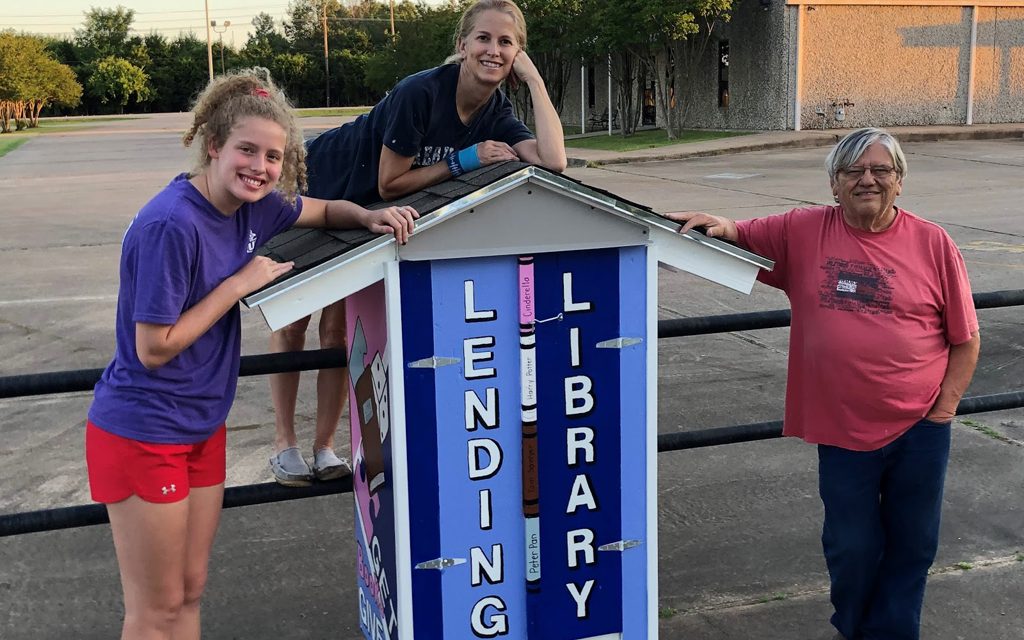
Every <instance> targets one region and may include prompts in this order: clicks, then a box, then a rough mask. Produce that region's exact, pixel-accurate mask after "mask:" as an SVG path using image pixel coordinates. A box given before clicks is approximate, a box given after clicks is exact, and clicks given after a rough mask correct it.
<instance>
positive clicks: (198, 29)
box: [0, 0, 441, 48]
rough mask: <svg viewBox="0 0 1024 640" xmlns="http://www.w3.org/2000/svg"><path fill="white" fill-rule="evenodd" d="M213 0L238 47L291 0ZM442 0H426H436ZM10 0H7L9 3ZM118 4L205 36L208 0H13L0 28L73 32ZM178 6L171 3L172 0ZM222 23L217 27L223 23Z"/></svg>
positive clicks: (176, 31)
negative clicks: (93, 13) (97, 11)
mask: <svg viewBox="0 0 1024 640" xmlns="http://www.w3.org/2000/svg"><path fill="white" fill-rule="evenodd" d="M206 1H207V2H209V8H210V20H211V21H212V20H215V21H217V24H218V25H222V24H224V23H225V22H226V21H230V22H231V26H230V27H228V28H227V29H225V30H224V33H223V34H218V33H217V32H216V31H214V30H211V32H210V35H211V38H213V39H215V40H216V39H217V38H220V37H223V39H224V44H225V45H226V46H234V47H235V48H239V47H241V46H243V45H244V44H245V41H246V39H247V38H248V31H249V30H250V29H251V28H252V19H253V18H254V17H256V15H257V14H259V13H268V14H270V15H271V16H272V17H273V18H274V20H275V21H276V22H277V25H278V26H280V25H281V20H282V19H283V18H284V17H286V16H287V10H288V0H248V4H247V2H246V0H206ZM440 1H441V0H427V4H437V3H438V2H440ZM342 2H344V0H342ZM5 4H6V3H5ZM118 5H120V6H123V7H125V8H128V9H134V10H135V22H134V23H133V25H134V28H135V31H136V32H137V33H139V34H142V35H144V34H148V33H150V32H152V31H156V32H158V33H160V34H162V35H164V36H166V37H167V38H168V39H170V40H174V39H175V38H177V37H178V36H179V35H180V34H182V33H188V32H189V31H192V32H194V33H195V34H196V35H197V36H198V37H199V39H200V40H205V39H206V14H205V2H204V0H179V1H178V2H177V3H170V2H168V0H110V1H109V2H108V1H105V0H34V1H32V2H19V3H12V4H10V5H9V6H8V8H7V9H6V10H4V12H3V15H2V17H0V28H11V29H14V30H15V31H19V32H20V31H25V32H28V33H37V34H46V35H51V36H55V37H67V38H71V37H72V36H73V35H74V30H75V29H80V28H81V27H82V21H83V16H84V14H85V12H86V11H88V10H89V9H91V8H92V7H98V8H103V9H113V8H115V7H117V6H118ZM169 5H170V6H173V7H174V9H172V10H169V9H167V7H168V6H169ZM220 28H221V27H217V29H220Z"/></svg>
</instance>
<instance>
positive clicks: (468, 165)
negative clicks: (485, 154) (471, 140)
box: [459, 144, 484, 171]
mask: <svg viewBox="0 0 1024 640" xmlns="http://www.w3.org/2000/svg"><path fill="white" fill-rule="evenodd" d="M476 148H477V145H475V144H474V145H473V146H471V147H466V148H465V149H463V150H462V151H460V152H459V164H460V165H462V170H463V171H473V170H475V169H479V168H480V167H482V166H484V165H483V164H481V162H480V156H478V155H477V153H476Z"/></svg>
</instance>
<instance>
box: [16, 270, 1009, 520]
mask: <svg viewBox="0 0 1024 640" xmlns="http://www.w3.org/2000/svg"><path fill="white" fill-rule="evenodd" d="M974 304H975V307H977V308H978V309H994V308H998V307H1010V306H1021V305H1024V290H1007V291H992V292H988V293H977V294H974ZM789 322H790V313H789V310H786V309H781V310H775V311H759V312H754V313H738V314H728V315H718V316H703V317H697V318H682V319H675V320H661V321H659V322H658V338H659V339H661V338H675V337H684V336H693V335H704V334H709V333H726V332H730V331H753V330H757V329H770V328H777V327H785V326H788V325H789ZM340 366H345V352H344V350H343V349H320V350H316V351H304V352H296V353H275V354H263V355H257V356H245V357H243V358H242V360H241V363H240V365H239V375H242V376H255V375H266V374H268V373H280V372H286V371H306V370H310V369H325V368H330V367H340ZM102 372H103V369H80V370H76V371H54V372H49V373H39V374H31V375H21V376H7V377H0V398H13V397H25V396H37V395H49V394H55V393H70V392H76V391H89V390H91V389H92V388H93V386H94V385H95V384H96V381H97V380H98V379H99V377H100V374H101V373H102ZM1021 407H1024V390H1021V391H1009V392H1006V393H997V394H990V395H982V396H973V397H970V398H964V399H962V400H961V401H960V404H959V406H958V407H957V414H958V415H967V414H972V413H984V412H987V411H1004V410H1007V409H1018V408H1021ZM779 437H782V421H781V420H776V421H772V422H755V423H751V424H742V425H735V426H730V427H715V428H711V429H699V430H695V431H684V432H679V433H666V434H661V435H659V436H658V452H659V453H662V452H666V451H681V450H684V449H695V448H700V447H712V446H719V445H724V444H736V443H740V442H753V441H757V440H768V439H772V438H779ZM351 491H352V481H351V478H348V479H343V480H339V481H336V482H325V483H314V484H312V485H311V486H309V487H282V486H280V485H278V484H277V483H274V482H267V483H263V484H254V485H244V486H238V487H229V488H227V489H226V490H225V492H224V508H226V509H230V508H234V507H244V506H250V505H255V504H265V503H269V502H281V501H284V500H299V499H303V498H314V497H319V496H326V495H334V494H339V493H349V492H351ZM107 522H109V520H108V519H107V510H106V507H105V506H103V505H101V504H90V505H79V506H72V507H62V508H58V509H43V510H39V511H25V512H21V513H12V514H8V515H3V516H0V537H5V536H13V535H20V534H25V533H38V532H42V531H54V530H57V529H70V528H75V527H85V526H90V525H96V524H105V523H107Z"/></svg>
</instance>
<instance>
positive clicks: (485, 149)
mask: <svg viewBox="0 0 1024 640" xmlns="http://www.w3.org/2000/svg"><path fill="white" fill-rule="evenodd" d="M476 157H477V158H479V159H480V164H482V165H488V164H495V163H498V162H505V161H507V160H518V159H519V154H518V153H516V150H515V149H513V148H512V147H510V146H509V145H507V144H505V143H504V142H497V141H496V140H484V141H483V142H481V143H480V144H478V145H476Z"/></svg>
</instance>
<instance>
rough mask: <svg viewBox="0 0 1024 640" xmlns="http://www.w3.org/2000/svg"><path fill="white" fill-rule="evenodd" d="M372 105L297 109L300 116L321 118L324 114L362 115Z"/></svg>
mask: <svg viewBox="0 0 1024 640" xmlns="http://www.w3.org/2000/svg"><path fill="white" fill-rule="evenodd" d="M369 112H370V107H321V108H319V109H296V110H295V113H296V115H298V116H299V117H300V118H319V117H323V116H361V115H363V114H364V113H369Z"/></svg>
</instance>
